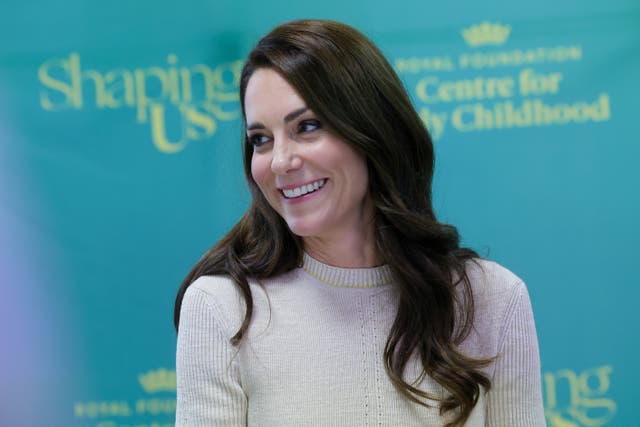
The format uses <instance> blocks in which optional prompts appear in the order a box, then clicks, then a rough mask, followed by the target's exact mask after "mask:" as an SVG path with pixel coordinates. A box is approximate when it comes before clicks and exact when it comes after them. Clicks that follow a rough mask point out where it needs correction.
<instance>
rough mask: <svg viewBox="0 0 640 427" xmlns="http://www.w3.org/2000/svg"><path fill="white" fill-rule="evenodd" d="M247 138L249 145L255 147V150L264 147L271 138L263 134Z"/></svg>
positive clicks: (255, 134)
mask: <svg viewBox="0 0 640 427" xmlns="http://www.w3.org/2000/svg"><path fill="white" fill-rule="evenodd" d="M247 138H248V140H249V144H251V145H253V147H254V148H259V147H262V146H263V145H265V144H267V143H268V142H269V137H267V136H266V135H263V134H261V133H254V134H253V135H249V136H248V137H247Z"/></svg>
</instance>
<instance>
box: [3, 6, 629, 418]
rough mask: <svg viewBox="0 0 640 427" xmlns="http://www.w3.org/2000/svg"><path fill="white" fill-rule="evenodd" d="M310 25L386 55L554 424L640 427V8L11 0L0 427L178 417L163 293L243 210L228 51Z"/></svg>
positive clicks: (167, 298) (438, 183)
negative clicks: (525, 302)
mask: <svg viewBox="0 0 640 427" xmlns="http://www.w3.org/2000/svg"><path fill="white" fill-rule="evenodd" d="M303 17H313V18H329V19H336V20H340V21H344V22H346V23H348V24H351V25H353V26H355V27H357V28H359V29H360V30H362V31H363V32H365V33H366V34H367V35H368V36H370V37H371V38H372V39H373V40H374V41H375V42H376V43H377V44H378V45H379V46H380V47H381V48H382V49H383V51H384V52H385V54H386V55H387V56H388V58H389V59H390V61H391V62H392V63H393V65H394V66H395V68H396V70H397V71H398V73H399V75H400V77H401V78H402V79H403V81H404V82H405V84H406V86H407V89H408V91H409V93H410V94H411V96H412V99H413V101H414V103H415V106H416V108H417V110H418V111H419V112H420V114H421V117H422V118H423V120H424V122H425V124H426V125H427V126H428V128H429V129H430V131H431V132H432V135H433V137H434V140H435V146H436V150H437V169H436V178H435V206H436V209H437V212H438V214H439V216H440V218H441V219H442V220H443V221H446V222H450V223H452V224H454V225H456V226H457V227H458V228H459V230H460V232H461V234H462V236H463V239H464V243H465V244H466V245H469V246H471V247H473V248H475V249H476V250H478V251H479V252H480V253H481V254H482V255H484V256H486V257H489V258H492V259H494V260H496V261H498V262H500V263H502V264H504V265H505V266H507V267H508V268H510V269H511V270H513V271H514V272H516V273H517V274H518V275H519V276H521V277H522V278H523V279H524V280H525V281H526V282H527V284H528V287H529V291H530V294H531V298H532V302H533V307H534V312H535V316H536V321H537V327H538V335H539V340H540V346H541V357H542V375H543V393H544V401H545V409H546V414H547V420H548V423H549V425H550V426H553V427H575V426H589V427H591V426H622V427H634V426H635V427H637V426H640V412H639V410H638V401H639V400H640V392H639V391H638V383H640V375H639V374H638V366H637V360H638V353H637V352H638V351H639V350H640V345H639V342H640V328H639V326H640V324H639V322H638V320H637V317H636V314H638V311H639V308H638V301H639V300H640V290H639V288H640V282H639V280H638V278H637V277H636V276H635V270H636V268H637V265H638V263H637V259H636V258H637V257H638V250H637V249H636V248H637V246H636V245H637V242H638V240H639V238H640V227H638V218H639V216H640V191H639V190H638V185H639V184H640V168H638V166H637V164H638V159H639V158H640V144H639V138H638V131H637V129H638V128H637V127H636V126H637V125H638V123H639V122H640V120H639V119H638V112H639V111H640V102H639V99H640V85H639V84H638V78H639V77H640V3H638V2H637V0H609V1H607V2H603V1H595V0H582V1H577V0H573V1H572V0H553V1H552V0H538V1H527V2H523V1H511V2H507V1H504V2H503V1H498V0H490V1H488V2H478V1H471V0H462V1H459V2H424V1H417V0H414V1H410V0H399V1H393V2H389V1H382V0H372V1H367V2H364V1H352V2H344V1H336V0H326V1H323V2H313V3H310V4H307V3H305V2H285V1H255V0H244V1H233V2H232V1H226V0H225V1H212V0H185V1H182V2H170V1H164V0H155V1H151V0H136V1H131V2H120V1H113V2H108V1H86V0H83V1H80V0H62V1H61V2H45V1H41V0H23V1H18V0H4V1H3V2H2V4H0V40H1V41H0V290H1V294H0V345H1V346H2V350H1V351H0V425H2V426H61V427H68V426H69V427H70V426H87V427H165V426H170V425H173V420H174V414H175V371H174V363H175V354H174V352H175V332H174V330H173V326H172V310H173V301H174V296H175V292H176V289H177V287H178V285H179V283H180V281H181V280H182V278H183V277H184V276H185V274H186V273H187V272H188V270H189V269H190V267H191V266H192V265H193V263H194V262H195V261H196V260H197V259H198V258H199V256H200V255H201V254H202V253H203V252H204V251H205V250H206V249H207V248H208V247H210V246H211V245H212V244H213V243H214V242H215V241H216V240H217V239H219V238H220V237H221V236H222V235H223V233H224V232H225V231H226V230H228V229H229V227H230V226H231V225H232V224H234V222H235V221H236V220H237V219H238V218H239V216H240V215H241V214H242V212H243V211H244V209H245V208H246V206H247V203H248V200H249V198H248V192H247V191H246V189H245V184H244V181H243V176H242V170H241V160H240V134H241V122H240V111H239V104H238V99H237V96H238V95H237V89H238V74H239V70H240V67H241V65H242V60H243V58H244V57H245V55H246V54H247V52H248V51H249V50H250V49H251V47H252V45H253V44H254V43H255V42H256V41H257V40H258V38H259V37H260V36H261V35H263V34H264V33H265V32H266V31H268V30H269V29H270V28H272V27H273V26H275V25H277V24H278V23H281V22H283V21H287V20H291V19H295V18H303Z"/></svg>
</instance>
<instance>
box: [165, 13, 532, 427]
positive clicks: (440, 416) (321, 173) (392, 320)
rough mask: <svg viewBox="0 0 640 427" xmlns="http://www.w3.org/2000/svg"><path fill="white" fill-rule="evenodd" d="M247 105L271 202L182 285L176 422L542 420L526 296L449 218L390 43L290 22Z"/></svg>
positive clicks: (250, 172)
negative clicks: (386, 46)
mask: <svg viewBox="0 0 640 427" xmlns="http://www.w3.org/2000/svg"><path fill="white" fill-rule="evenodd" d="M240 100H241V103H242V108H243V115H244V119H245V125H246V138H245V141H244V165H245V173H246V177H247V181H248V183H249V187H250V189H251V193H252V198H253V201H252V203H251V205H250V206H249V208H248V210H247V212H246V214H245V215H244V216H243V217H242V219H241V220H240V221H239V222H238V224H237V225H236V226H235V227H234V228H233V229H232V230H231V231H230V232H229V233H228V234H227V235H226V236H225V237H224V238H223V239H222V240H221V241H220V242H218V243H217V244H216V245H215V246H214V247H213V248H212V249H211V250H210V251H209V252H207V253H206V254H205V255H204V257H203V258H202V259H201V260H200V261H199V262H198V263H197V264H196V266H195V267H194V268H193V270H192V271H191V272H190V274H189V275H188V276H187V278H186V279H185V281H184V282H183V284H182V286H181V288H180V290H179V292H178V297H177V300H176V309H175V323H176V328H178V325H179V329H178V347H177V382H178V384H177V387H178V401H177V405H178V406H177V414H176V418H177V423H176V425H177V426H245V425H249V426H368V425H385V426H425V425H426V426H431V425H433V426H436V425H438V426H440V425H446V426H461V425H467V426H483V425H491V426H501V427H504V426H540V425H544V423H545V422H544V415H543V408H542V403H541V402H542V399H541V390H540V389H541V387H540V372H539V356H538V347H537V339H536V333H535V326H534V323H533V315H532V312H531V306H530V302H529V297H528V294H527V290H526V288H525V286H524V284H523V283H522V282H521V281H520V280H519V279H518V278H517V277H516V276H514V275H513V274H512V273H510V272H509V271H507V270H505V269H504V268H502V267H500V266H498V265H497V264H495V263H491V262H488V261H483V260H480V259H478V258H477V255H476V254H475V253H474V252H472V251H471V250H469V249H464V248H461V247H460V246H459V239H458V234H457V231H456V229H455V228H453V227H451V226H449V225H445V224H441V223H439V222H437V220H436V217H435V215H434V212H433V208H432V206H431V178H432V175H433V161H434V157H433V146H432V143H431V139H430V137H429V135H428V133H427V131H426V129H425V128H424V126H423V124H422V122H421V120H420V118H419V117H418V115H417V114H416V112H415V111H414V109H413V107H412V105H411V102H410V100H409V97H408V96H407V94H406V92H405V90H404V88H403V87H402V84H401V82H400V80H399V79H398V77H397V76H396V74H395V73H394V71H393V69H392V68H391V66H390V65H389V64H388V62H387V61H386V60H385V59H384V57H383V55H382V54H381V53H380V51H379V50H378V49H377V48H376V47H375V46H374V45H373V44H372V43H371V42H370V41H369V40H368V39H367V38H365V37H364V36H363V35H362V34H360V33H359V32H357V31H356V30H354V29H352V28H350V27H348V26H346V25H343V24H340V23H336V22H331V21H315V20H307V21H295V22H291V23H287V24H284V25H281V26H279V27H277V28H275V29H274V30H272V31H271V32H270V33H269V34H268V35H267V36H265V37H264V38H263V39H262V40H261V41H260V42H259V43H258V45H257V46H256V47H255V48H254V50H253V51H252V52H251V53H250V55H249V58H248V60H247V63H246V65H245V66H244V69H243V71H242V75H241V82H240Z"/></svg>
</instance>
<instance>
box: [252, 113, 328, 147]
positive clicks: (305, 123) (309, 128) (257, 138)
mask: <svg viewBox="0 0 640 427" xmlns="http://www.w3.org/2000/svg"><path fill="white" fill-rule="evenodd" d="M321 128H322V124H321V123H320V122H319V121H318V120H316V119H306V120H301V121H300V122H299V123H298V128H297V132H298V133H310V132H314V131H316V130H318V129H321ZM247 139H248V142H249V144H251V145H252V146H253V147H254V148H260V147H262V146H263V145H265V144H266V143H268V142H269V137H268V136H266V135H264V134H262V133H256V134H253V135H251V136H249V137H248V138H247Z"/></svg>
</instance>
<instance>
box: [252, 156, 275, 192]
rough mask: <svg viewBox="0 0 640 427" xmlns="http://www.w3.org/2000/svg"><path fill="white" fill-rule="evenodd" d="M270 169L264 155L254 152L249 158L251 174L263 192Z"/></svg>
mask: <svg viewBox="0 0 640 427" xmlns="http://www.w3.org/2000/svg"><path fill="white" fill-rule="evenodd" d="M270 171H271V169H270V165H269V161H268V159H267V158H266V157H265V156H260V155H257V154H254V155H253V157H252V158H251V176H252V177H253V180H254V181H255V182H256V184H258V187H260V189H261V190H262V191H263V192H264V187H265V186H266V185H267V183H268V181H269V178H270V175H271V174H270Z"/></svg>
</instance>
